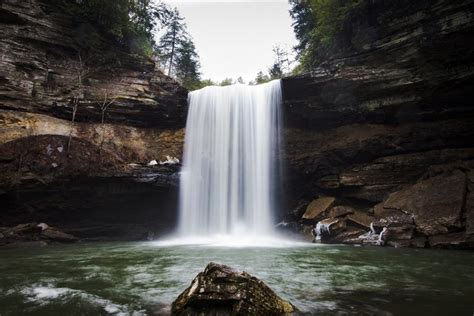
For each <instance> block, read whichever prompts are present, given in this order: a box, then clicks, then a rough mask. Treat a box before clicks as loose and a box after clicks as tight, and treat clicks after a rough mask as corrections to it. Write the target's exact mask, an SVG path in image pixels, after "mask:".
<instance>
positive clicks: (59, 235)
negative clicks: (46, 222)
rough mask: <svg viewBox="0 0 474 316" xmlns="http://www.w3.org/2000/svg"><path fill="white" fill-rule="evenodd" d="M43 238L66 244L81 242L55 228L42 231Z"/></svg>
mask: <svg viewBox="0 0 474 316" xmlns="http://www.w3.org/2000/svg"><path fill="white" fill-rule="evenodd" d="M41 237H42V238H45V239H48V240H51V241H57V242H65V243H70V242H76V241H78V240H79V239H78V238H77V237H75V236H73V235H70V234H66V233H64V232H62V231H60V230H58V229H56V228H53V227H49V228H47V229H45V230H43V231H41Z"/></svg>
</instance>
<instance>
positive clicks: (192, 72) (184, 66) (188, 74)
mask: <svg viewBox="0 0 474 316" xmlns="http://www.w3.org/2000/svg"><path fill="white" fill-rule="evenodd" d="M175 51H176V57H175V59H176V77H177V78H178V79H180V80H181V82H182V83H183V85H184V86H185V87H186V88H188V89H193V88H195V87H197V86H198V85H199V81H200V77H201V74H200V72H199V67H200V64H199V56H198V54H197V52H196V48H195V46H194V43H193V41H192V40H191V39H190V38H185V39H184V40H180V41H179V43H178V45H177V46H176V49H175Z"/></svg>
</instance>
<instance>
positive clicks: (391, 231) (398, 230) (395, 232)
mask: <svg viewBox="0 0 474 316" xmlns="http://www.w3.org/2000/svg"><path fill="white" fill-rule="evenodd" d="M414 232H415V227H414V226H413V225H401V226H397V225H389V227H388V228H387V232H386V234H387V237H386V238H387V240H400V239H412V238H413V235H414Z"/></svg>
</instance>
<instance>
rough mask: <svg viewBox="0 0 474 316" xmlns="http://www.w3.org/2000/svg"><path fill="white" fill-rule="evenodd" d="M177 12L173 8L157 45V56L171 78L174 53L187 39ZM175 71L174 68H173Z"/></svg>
mask: <svg viewBox="0 0 474 316" xmlns="http://www.w3.org/2000/svg"><path fill="white" fill-rule="evenodd" d="M183 20H184V18H183V17H181V15H180V14H179V11H178V10H177V9H176V8H175V9H174V10H173V12H172V13H171V14H170V16H169V19H168V21H167V24H166V26H165V33H164V34H163V36H162V37H161V38H160V41H159V43H158V47H157V48H158V54H159V55H160V58H161V60H162V61H163V63H164V64H165V65H167V66H168V75H169V76H171V74H172V70H173V68H175V67H176V58H175V57H176V51H177V49H178V48H179V46H180V45H181V44H182V43H183V42H185V40H183V39H186V38H187V37H188V33H187V32H186V24H184V22H183ZM175 69H176V68H175Z"/></svg>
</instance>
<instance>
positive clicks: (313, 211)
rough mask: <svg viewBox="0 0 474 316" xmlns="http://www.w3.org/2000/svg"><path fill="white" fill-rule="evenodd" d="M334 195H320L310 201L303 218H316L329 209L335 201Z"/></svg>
mask: <svg viewBox="0 0 474 316" xmlns="http://www.w3.org/2000/svg"><path fill="white" fill-rule="evenodd" d="M335 200H336V199H335V198H333V197H320V198H317V199H315V200H313V201H312V202H311V203H309V205H308V207H307V208H306V211H305V213H304V214H303V217H302V218H303V219H306V220H314V219H316V218H317V217H318V216H319V215H321V214H322V213H323V212H325V211H327V210H328V209H329V208H330V207H331V206H332V205H333V204H334V202H335Z"/></svg>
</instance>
